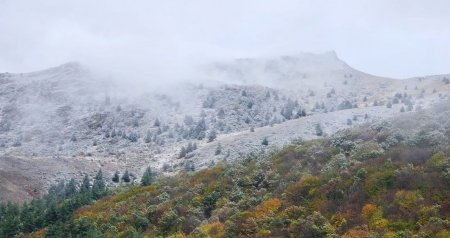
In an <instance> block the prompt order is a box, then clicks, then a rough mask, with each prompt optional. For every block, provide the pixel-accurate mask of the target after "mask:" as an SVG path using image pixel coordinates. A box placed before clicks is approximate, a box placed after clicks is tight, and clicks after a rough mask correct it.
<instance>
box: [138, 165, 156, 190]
mask: <svg viewBox="0 0 450 238" xmlns="http://www.w3.org/2000/svg"><path fill="white" fill-rule="evenodd" d="M153 177H154V174H153V172H152V169H151V168H150V167H147V169H146V170H145V172H144V174H143V175H142V179H141V185H142V186H148V185H150V184H152V183H153Z"/></svg>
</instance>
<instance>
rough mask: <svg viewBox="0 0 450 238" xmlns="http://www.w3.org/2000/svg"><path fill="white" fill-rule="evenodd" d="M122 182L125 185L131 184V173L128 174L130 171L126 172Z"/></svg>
mask: <svg viewBox="0 0 450 238" xmlns="http://www.w3.org/2000/svg"><path fill="white" fill-rule="evenodd" d="M122 181H123V182H125V183H129V182H130V181H131V179H130V173H129V172H128V170H125V173H123V175H122Z"/></svg>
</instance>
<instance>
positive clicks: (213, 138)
mask: <svg viewBox="0 0 450 238" xmlns="http://www.w3.org/2000/svg"><path fill="white" fill-rule="evenodd" d="M216 137H217V133H216V131H215V130H212V131H211V132H209V135H208V142H212V141H214V140H215V139H216Z"/></svg>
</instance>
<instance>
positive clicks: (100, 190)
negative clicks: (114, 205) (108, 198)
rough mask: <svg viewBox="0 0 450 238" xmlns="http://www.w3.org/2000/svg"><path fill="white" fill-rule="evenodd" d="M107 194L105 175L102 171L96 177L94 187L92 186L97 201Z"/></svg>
mask: <svg viewBox="0 0 450 238" xmlns="http://www.w3.org/2000/svg"><path fill="white" fill-rule="evenodd" d="M105 192H106V184H105V180H104V179H103V173H102V170H101V169H100V170H99V171H98V172H97V174H96V175H95V180H94V185H92V193H93V195H94V198H95V199H98V198H100V197H102V196H103V195H104V194H105Z"/></svg>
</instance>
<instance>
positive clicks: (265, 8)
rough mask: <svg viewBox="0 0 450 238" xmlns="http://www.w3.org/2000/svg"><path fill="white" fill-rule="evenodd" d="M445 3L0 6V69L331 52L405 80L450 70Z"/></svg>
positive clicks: (179, 70)
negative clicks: (66, 63) (74, 62)
mask: <svg viewBox="0 0 450 238" xmlns="http://www.w3.org/2000/svg"><path fill="white" fill-rule="evenodd" d="M449 13H450V1H448V0H427V1H425V0H371V1H369V0H348V1H344V0H342V1H337V0H336V1H331V0H330V1H325V0H323V1H320V0H297V1H294V0H292V1H283V0H271V1H269V0H266V1H264V0H248V1H246V0H223V1H213V0H190V1H187V0H160V1H137V0H134V1H125V0H123V1H114V0H95V1H93V0H73V1H62V0H54V1H50V0H39V1H38V0H28V1H23V0H0V72H5V71H8V72H26V71H32V70H38V69H43V68H47V67H51V66H56V65H59V64H62V63H65V62H68V61H79V62H81V63H85V64H89V65H92V66H93V67H98V68H101V69H103V70H106V71H108V70H111V72H112V73H114V72H122V73H124V72H127V73H128V72H135V74H149V72H152V73H151V74H152V75H154V76H173V77H181V76H182V75H183V74H184V73H185V72H188V71H190V70H192V69H191V68H192V67H193V66H194V65H195V64H197V63H203V62H207V61H209V60H218V59H228V58H239V57H261V56H276V55H288V54H295V53H298V52H323V51H329V50H335V51H336V52H337V54H338V56H339V57H340V58H341V59H343V60H344V61H346V62H347V63H348V64H350V65H351V66H353V67H355V68H357V69H359V70H362V71H365V72H368V73H371V74H376V75H382V76H390V77H395V78H406V77H412V76H420V75H430V74H443V73H450V58H449V57H450V14H449Z"/></svg>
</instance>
